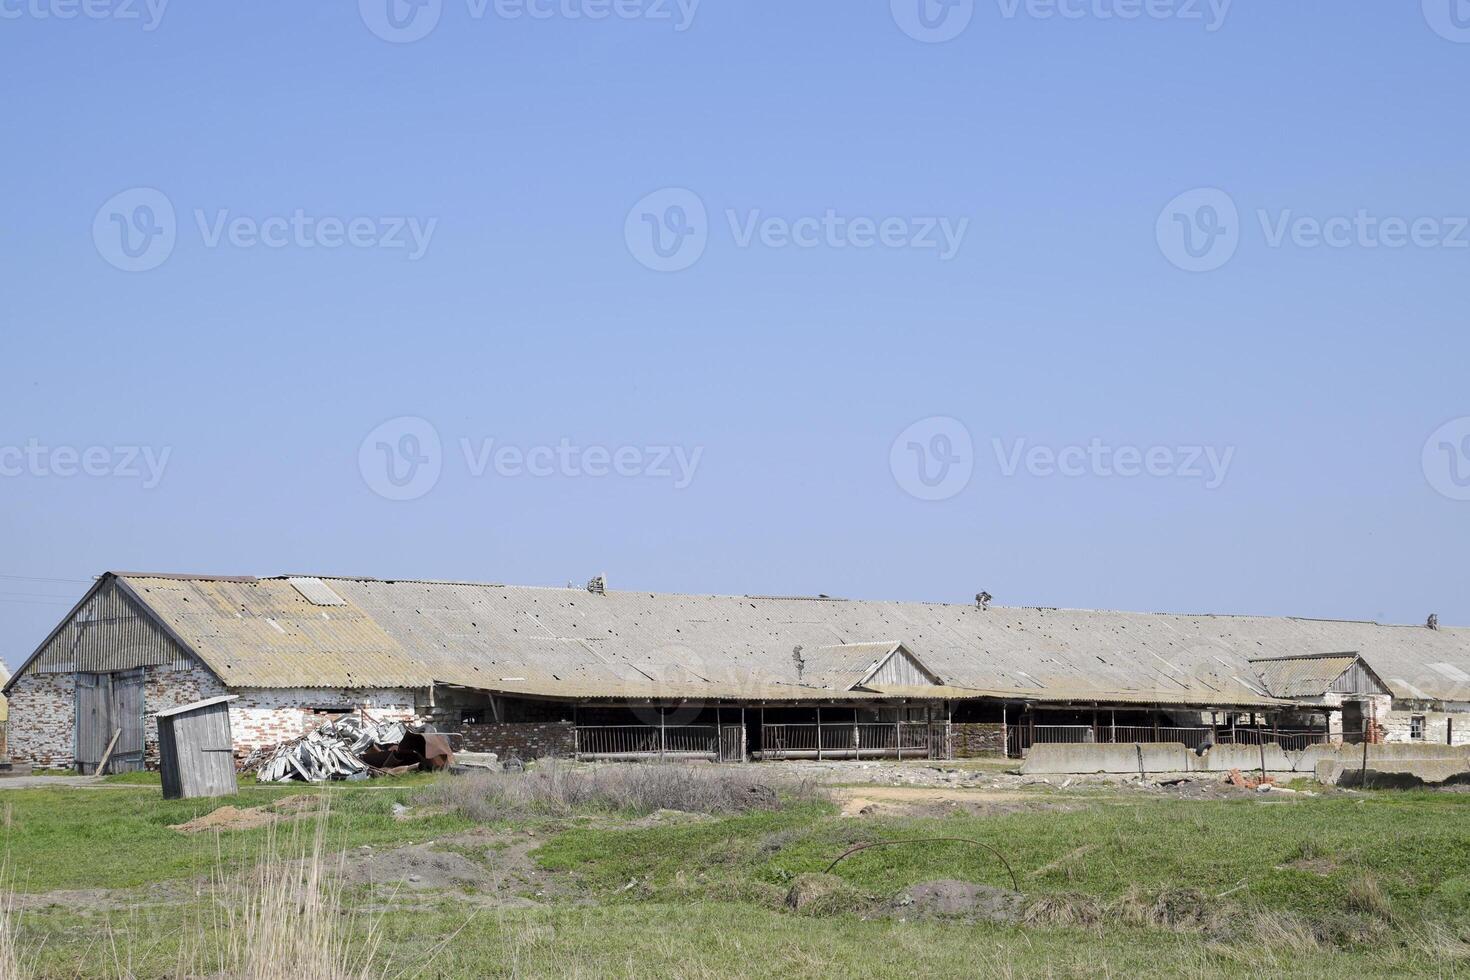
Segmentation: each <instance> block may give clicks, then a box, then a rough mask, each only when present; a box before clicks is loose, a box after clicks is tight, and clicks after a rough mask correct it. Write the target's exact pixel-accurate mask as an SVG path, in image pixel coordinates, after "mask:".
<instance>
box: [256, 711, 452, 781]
mask: <svg viewBox="0 0 1470 980" xmlns="http://www.w3.org/2000/svg"><path fill="white" fill-rule="evenodd" d="M452 760H453V754H452V753H451V752H450V750H449V739H448V737H447V736H445V735H442V734H439V733H437V732H433V731H426V730H425V728H424V727H423V726H417V725H405V724H404V723H402V722H397V721H395V722H383V723H379V722H373V721H369V720H366V719H362V718H357V717H355V716H352V715H348V716H346V717H343V718H339V719H338V720H336V721H329V722H327V723H326V724H324V725H322V726H321V727H320V728H318V729H317V730H316V731H314V732H309V733H307V734H306V735H303V736H301V737H300V738H293V739H291V740H290V741H288V742H282V743H281V744H279V745H274V746H271V747H269V748H263V749H256V750H255V751H254V752H252V753H251V754H250V756H249V757H248V758H247V759H246V760H245V762H244V765H243V766H242V768H243V769H244V771H246V772H251V771H254V772H255V778H256V781H258V782H262V783H286V782H291V781H293V780H302V781H305V782H309V783H320V782H325V781H327V780H330V779H352V780H358V779H367V778H369V777H370V776H382V775H397V774H399V773H404V772H410V771H413V770H427V769H443V768H445V767H447V766H448V765H449V763H450V762H451V761H452Z"/></svg>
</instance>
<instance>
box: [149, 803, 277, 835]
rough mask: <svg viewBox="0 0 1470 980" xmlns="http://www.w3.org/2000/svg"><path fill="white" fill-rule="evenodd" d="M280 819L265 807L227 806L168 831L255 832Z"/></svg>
mask: <svg viewBox="0 0 1470 980" xmlns="http://www.w3.org/2000/svg"><path fill="white" fill-rule="evenodd" d="M279 819H281V818H280V816H279V815H277V814H275V813H272V812H271V811H270V810H268V809H266V808H265V807H263V806H252V807H246V808H244V809H241V808H240V807H237V806H229V805H228V804H226V805H225V806H222V807H219V808H218V809H215V810H210V811H209V812H208V813H206V814H204V816H202V817H195V818H194V819H193V820H186V821H185V822H183V823H176V824H170V825H169V828H168V829H169V830H177V831H178V832H179V833H181V834H198V833H203V832H204V831H206V830H254V829H255V828H256V827H264V826H266V825H267V824H273V823H275V822H276V821H277V820H279Z"/></svg>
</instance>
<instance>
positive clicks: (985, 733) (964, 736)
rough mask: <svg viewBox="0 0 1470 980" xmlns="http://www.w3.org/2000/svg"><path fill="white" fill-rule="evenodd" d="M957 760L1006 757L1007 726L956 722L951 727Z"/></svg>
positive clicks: (951, 737)
mask: <svg viewBox="0 0 1470 980" xmlns="http://www.w3.org/2000/svg"><path fill="white" fill-rule="evenodd" d="M950 739H951V743H952V744H953V746H954V757H955V758H956V759H969V758H973V757H975V756H981V755H1005V752H1006V743H1005V726H1004V725H995V724H985V723H982V722H956V723H955V724H953V725H951V726H950Z"/></svg>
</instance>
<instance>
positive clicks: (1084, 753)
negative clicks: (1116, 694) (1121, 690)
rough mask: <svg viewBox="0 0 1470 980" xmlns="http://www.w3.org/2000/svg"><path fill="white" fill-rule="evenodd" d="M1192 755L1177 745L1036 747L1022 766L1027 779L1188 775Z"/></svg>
mask: <svg viewBox="0 0 1470 980" xmlns="http://www.w3.org/2000/svg"><path fill="white" fill-rule="evenodd" d="M1192 755H1193V753H1192V752H1190V751H1189V750H1188V749H1187V748H1185V747H1184V746H1183V745H1182V744H1180V743H1178V742H1159V743H1147V742H1143V743H1140V742H1119V743H1117V744H1116V745H1114V744H1104V745H1098V744H1082V745H1071V744H1068V745H1050V744H1047V745H1033V746H1031V748H1030V749H1028V750H1027V751H1026V758H1025V759H1024V760H1023V761H1022V762H1021V772H1022V774H1024V775H1027V776H1031V775H1054V776H1064V775H1073V776H1087V775H1095V774H1109V775H1124V776H1126V775H1133V776H1136V775H1138V773H1139V768H1140V759H1141V760H1142V762H1141V764H1142V770H1143V772H1145V773H1155V772H1188V771H1189V770H1190V761H1189V760H1190V757H1191V756H1192Z"/></svg>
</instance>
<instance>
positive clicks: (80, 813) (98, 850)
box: [0, 774, 468, 892]
mask: <svg viewBox="0 0 1470 980" xmlns="http://www.w3.org/2000/svg"><path fill="white" fill-rule="evenodd" d="M107 779H109V780H113V779H116V780H120V781H126V782H131V781H132V779H133V775H132V774H129V775H127V776H116V777H113V776H109V777H107ZM421 782H422V779H413V778H407V779H403V780H395V781H394V784H393V785H392V788H388V789H384V788H380V787H379V785H377V784H367V785H363V786H357V785H354V784H338V785H334V786H332V787H330V788H328V789H327V790H325V792H326V793H327V794H328V796H329V799H330V811H331V817H330V821H329V825H328V839H329V840H331V841H332V843H333V845H334V846H337V847H343V848H346V847H356V846H358V845H360V844H372V845H374V846H378V845H385V844H395V843H402V842H404V841H405V840H411V839H414V836H413V835H419V836H418V837H417V839H419V840H423V839H424V838H423V836H422V835H424V834H442V833H452V832H454V831H456V830H463V829H464V828H465V827H466V826H468V824H467V823H466V821H464V820H461V819H459V818H455V817H449V816H435V817H431V818H429V819H425V820H417V821H413V822H411V823H405V822H403V821H398V820H395V819H394V818H393V813H392V807H393V804H394V803H403V802H406V800H407V798H408V796H409V795H411V793H412V792H413V790H414V788H415V787H416V786H417V785H419V784H420V783H421ZM318 792H323V790H321V789H317V788H308V787H303V786H301V785H295V786H290V785H287V786H260V785H257V784H254V783H249V784H242V788H241V791H240V794H239V795H238V796H232V797H226V798H220V799H192V800H165V799H163V798H162V796H161V794H160V792H159V790H158V789H157V788H156V786H155V787H147V786H139V787H138V788H136V789H134V788H132V787H131V786H129V787H127V788H117V789H111V788H109V789H77V788H71V787H55V788H49V787H48V788H38V789H22V790H7V791H6V792H4V793H3V794H0V818H3V820H4V826H3V828H0V848H3V852H4V855H5V856H6V857H7V859H8V862H9V868H10V878H11V886H12V888H13V889H14V890H16V891H20V892H44V891H52V890H55V889H69V888H70V889H75V888H127V887H133V886H137V885H143V884H148V883H151V882H157V881H168V880H177V879H185V878H193V877H199V876H208V875H209V874H210V873H211V872H212V871H213V870H214V869H215V868H216V866H217V865H218V864H219V863H220V862H221V861H223V862H224V863H225V864H226V866H234V865H238V864H239V863H241V862H242V861H244V860H247V859H249V858H251V857H253V856H254V855H255V854H257V853H258V851H259V848H260V846H261V841H262V840H263V839H264V837H265V830H263V829H257V830H245V831H233V832H230V833H227V834H224V835H221V836H220V837H219V840H218V842H217V841H216V838H215V835H214V834H212V833H200V834H181V833H179V832H178V831H176V830H171V829H169V828H170V825H173V824H181V823H184V822H186V821H188V820H192V819H193V818H195V817H199V816H202V815H204V814H206V813H209V812H210V811H211V810H214V809H215V808H216V807H219V806H222V805H225V804H228V805H231V806H236V807H240V808H245V807H253V806H261V805H264V804H268V803H271V802H273V801H275V800H278V799H281V798H282V797H286V796H295V795H300V794H302V793H318Z"/></svg>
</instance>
